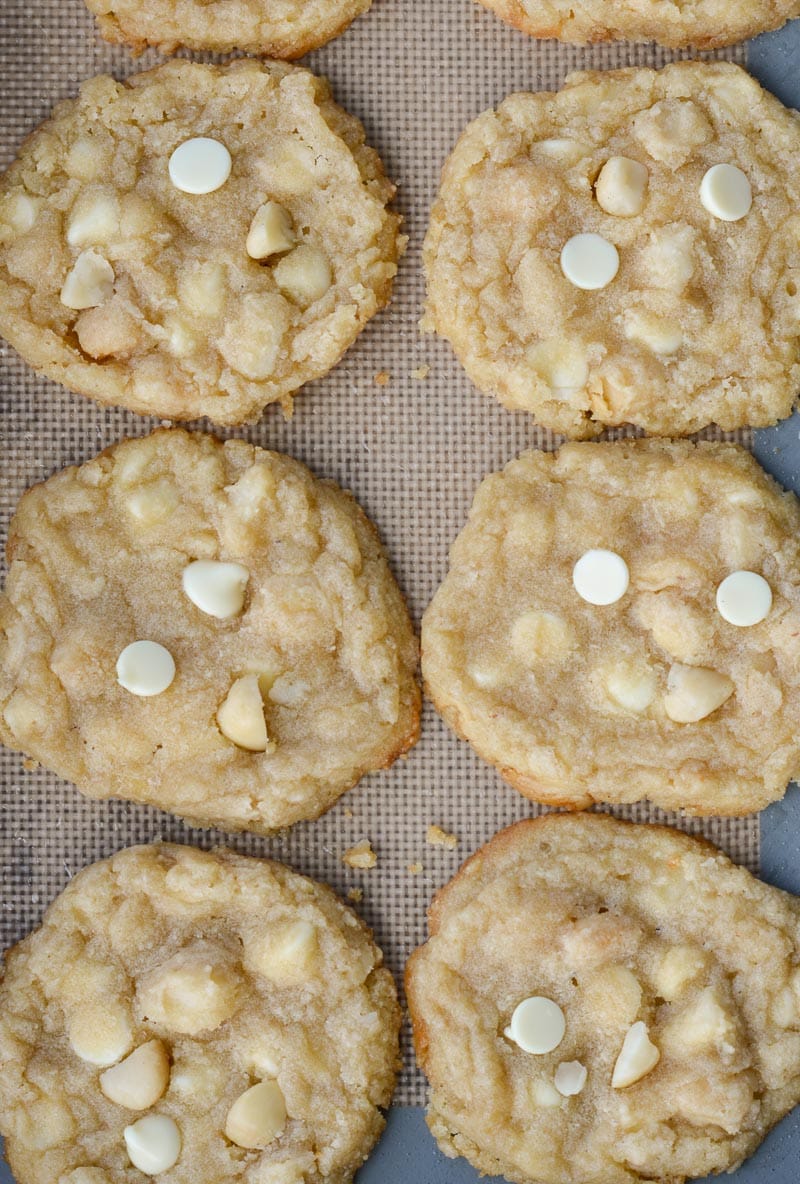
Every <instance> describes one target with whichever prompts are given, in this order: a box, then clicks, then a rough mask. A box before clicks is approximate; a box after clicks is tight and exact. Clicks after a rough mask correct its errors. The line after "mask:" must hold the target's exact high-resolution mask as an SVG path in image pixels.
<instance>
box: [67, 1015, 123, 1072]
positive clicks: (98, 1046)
mask: <svg viewBox="0 0 800 1184" xmlns="http://www.w3.org/2000/svg"><path fill="white" fill-rule="evenodd" d="M67 1034H68V1036H69V1043H70V1047H71V1048H72V1051H73V1052H74V1053H75V1054H76V1055H77V1056H79V1057H80V1058H81V1060H82V1061H86V1062H87V1064H89V1065H99V1066H100V1067H101V1068H105V1067H106V1065H113V1064H115V1062H116V1061H118V1060H119V1059H120V1057H123V1056H124V1055H125V1053H126V1052H127V1051H128V1049H129V1048H130V1047H131V1045H132V1044H133V1029H132V1027H131V1023H130V1019H129V1018H128V1014H127V1009H125V1010H123V1009H120V1008H119V1007H114V1006H112V1005H111V1004H110V1002H109V1001H106V1006H105V1007H104V1008H103V1009H102V1012H100V1011H99V1010H98V1008H96V1007H92V1006H90V1005H85V1006H82V1007H79V1008H78V1010H77V1011H75V1012H73V1013H72V1015H71V1016H70V1018H69V1022H68V1024H67Z"/></svg>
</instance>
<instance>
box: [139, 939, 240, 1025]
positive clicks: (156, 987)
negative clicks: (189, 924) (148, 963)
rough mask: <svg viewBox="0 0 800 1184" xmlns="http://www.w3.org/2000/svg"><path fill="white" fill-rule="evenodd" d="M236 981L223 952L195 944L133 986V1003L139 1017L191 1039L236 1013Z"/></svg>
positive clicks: (237, 985)
mask: <svg viewBox="0 0 800 1184" xmlns="http://www.w3.org/2000/svg"><path fill="white" fill-rule="evenodd" d="M240 986H241V983H240V978H239V974H238V973H237V971H236V970H235V968H234V967H233V966H231V965H229V964H228V960H227V957H226V954H225V952H224V951H222V950H218V949H217V948H216V947H214V946H213V945H212V944H211V943H208V942H203V941H197V942H195V943H194V944H193V945H189V946H187V947H185V948H184V949H183V950H180V951H179V952H178V953H177V954H174V955H173V956H172V957H171V958H168V959H167V961H166V962H164V963H162V965H160V966H157V967H155V968H154V969H153V970H151V971H150V973H149V974H147V975H145V976H144V977H143V978H142V980H141V981H140V983H139V987H138V991H137V999H138V1005H139V1010H140V1013H141V1015H142V1017H143V1018H144V1019H146V1020H147V1021H148V1022H149V1023H152V1024H162V1025H163V1026H164V1027H166V1028H171V1029H172V1030H173V1031H175V1032H181V1033H183V1034H185V1035H188V1036H194V1035H196V1034H197V1033H199V1032H213V1031H215V1030H216V1029H217V1028H218V1027H219V1026H220V1024H224V1023H225V1021H226V1020H228V1019H230V1017H231V1016H232V1015H233V1014H234V1012H235V1011H236V1008H237V1006H238V1000H239V992H240Z"/></svg>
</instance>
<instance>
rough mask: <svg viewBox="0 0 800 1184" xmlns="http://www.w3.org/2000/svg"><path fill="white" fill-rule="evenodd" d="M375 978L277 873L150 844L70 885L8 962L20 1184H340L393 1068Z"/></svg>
mask: <svg viewBox="0 0 800 1184" xmlns="http://www.w3.org/2000/svg"><path fill="white" fill-rule="evenodd" d="M382 962H383V958H382V955H381V952H380V950H379V949H378V948H377V946H376V945H375V943H374V942H373V940H372V936H371V934H370V932H369V930H368V929H367V928H366V926H365V925H364V924H363V923H362V922H361V921H360V920H359V919H358V917H356V915H355V914H354V913H353V912H352V911H351V910H350V909H349V908H347V907H346V906H345V905H344V904H342V902H341V901H340V900H339V899H338V897H337V896H335V895H334V893H333V892H332V891H331V890H330V889H329V888H327V887H325V886H324V885H322V884H317V883H315V882H314V881H313V880H308V879H306V878H305V877H304V876H299V875H296V874H295V873H294V872H292V871H290V870H289V869H288V868H286V867H284V866H283V865H282V864H279V863H272V862H270V861H268V860H263V859H253V858H250V857H248V856H242V855H235V854H233V853H232V852H225V851H217V852H215V853H213V854H209V853H206V852H202V851H195V850H193V849H192V848H190V847H179V846H174V845H171V844H164V845H157V846H152V847H131V848H129V849H128V850H126V851H122V852H121V853H119V854H118V855H115V856H113V857H112V858H111V859H107V860H104V861H102V862H100V863H96V864H94V865H92V866H91V867H89V868H87V869H86V870H84V871H82V872H80V873H79V874H78V875H77V876H75V878H74V879H73V880H72V881H71V882H70V884H69V885H68V887H67V888H66V889H65V891H64V892H63V893H62V894H61V896H59V897H58V898H57V900H55V901H54V903H53V904H52V905H51V906H50V908H49V909H48V910H47V912H46V913H45V916H44V920H43V921H42V925H41V928H39V929H37V930H36V931H35V932H34V933H32V934H31V935H30V936H29V937H27V938H26V939H25V940H24V941H22V942H20V944H19V945H18V946H15V947H14V949H12V950H11V951H10V952H9V953H8V954H7V955H6V974H5V980H4V982H3V983H2V985H0V1066H1V1067H2V1073H0V1131H2V1134H3V1135H4V1136H5V1152H6V1156H7V1158H8V1161H9V1163H10V1165H11V1168H12V1170H13V1172H14V1178H15V1180H17V1181H18V1184H122V1182H123V1181H131V1180H134V1179H138V1180H141V1179H142V1176H141V1175H139V1173H138V1172H134V1171H133V1170H132V1167H133V1168H138V1169H139V1172H141V1173H144V1175H145V1176H152V1177H156V1178H158V1177H160V1176H161V1175H162V1173H164V1174H165V1178H166V1179H169V1180H170V1181H171V1182H172V1184H202V1182H203V1181H209V1182H212V1181H213V1184H233V1182H234V1181H242V1182H243V1184H349V1181H350V1180H352V1178H353V1174H354V1172H355V1171H356V1170H357V1169H358V1168H359V1167H360V1166H361V1163H362V1161H363V1160H364V1159H365V1157H366V1156H367V1154H368V1153H369V1151H370V1149H371V1147H372V1145H373V1143H374V1142H375V1140H376V1139H377V1137H378V1135H379V1134H380V1132H381V1130H382V1129H383V1125H384V1122H383V1117H382V1115H381V1113H380V1109H379V1108H380V1107H385V1106H387V1105H388V1103H389V1100H390V1098H391V1095H392V1090H393V1088H394V1079H395V1072H396V1068H397V1061H398V1029H399V1023H400V1011H399V1008H398V1005H397V992H396V990H395V985H394V982H393V980H392V976H391V974H390V973H389V971H388V970H386V969H385V968H384V967H383V965H382ZM166 1173H169V1174H168V1175H166Z"/></svg>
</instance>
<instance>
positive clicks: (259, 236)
mask: <svg viewBox="0 0 800 1184" xmlns="http://www.w3.org/2000/svg"><path fill="white" fill-rule="evenodd" d="M294 244H295V236H294V231H293V230H292V220H291V218H290V217H289V215H288V213H287V212H286V210H285V209H284V208H283V206H280V205H278V203H277V202H276V201H267V202H264V204H263V206H259V207H258V209H257V210H256V212H255V214H254V215H253V221H252V222H251V223H250V231H249V233H248V235H247V254H248V255H249V256H250V258H251V259H269V257H270V255H277V254H279V253H280V252H281V251H288V250H289V249H290V248H291V247H293V246H294Z"/></svg>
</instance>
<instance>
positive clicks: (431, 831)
mask: <svg viewBox="0 0 800 1184" xmlns="http://www.w3.org/2000/svg"><path fill="white" fill-rule="evenodd" d="M425 841H426V842H427V843H429V844H430V846H431V847H446V848H447V850H448V851H455V849H456V847H457V846H458V838H457V837H456V835H451V834H448V832H447V831H446V830H442V828H441V827H440V826H436V825H435V824H431V826H429V827H428V830H427V832H426V835H425Z"/></svg>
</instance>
